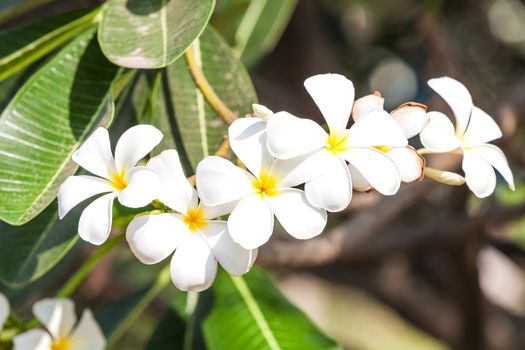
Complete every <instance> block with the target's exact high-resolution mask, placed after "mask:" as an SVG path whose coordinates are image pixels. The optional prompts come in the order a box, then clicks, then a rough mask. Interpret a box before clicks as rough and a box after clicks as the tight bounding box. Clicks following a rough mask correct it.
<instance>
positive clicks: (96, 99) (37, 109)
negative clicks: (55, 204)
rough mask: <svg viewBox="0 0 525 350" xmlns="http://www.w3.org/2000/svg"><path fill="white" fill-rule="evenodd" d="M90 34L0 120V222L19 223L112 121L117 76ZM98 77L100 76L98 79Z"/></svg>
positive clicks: (39, 75)
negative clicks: (89, 138)
mask: <svg viewBox="0 0 525 350" xmlns="http://www.w3.org/2000/svg"><path fill="white" fill-rule="evenodd" d="M118 72H119V69H118V67H116V66H114V65H112V64H111V63H110V62H109V61H107V60H106V58H105V57H104V56H103V55H102V53H101V52H100V48H99V46H98V43H97V40H96V37H95V36H94V30H90V31H88V32H86V33H84V34H82V35H81V36H79V37H78V38H77V39H75V40H74V41H73V42H71V43H70V44H69V45H68V46H66V47H65V48H64V49H63V50H61V51H60V52H59V53H58V54H57V55H56V56H55V57H54V58H53V59H52V60H50V61H49V62H48V63H47V64H45V65H44V66H43V67H42V68H41V69H40V70H38V71H37V72H36V73H35V74H34V75H33V76H32V77H31V78H30V79H29V80H28V81H27V82H26V83H25V84H24V86H23V87H22V88H21V89H20V90H19V91H18V93H17V94H16V95H15V97H14V98H13V99H12V100H11V102H10V103H9V105H8V106H7V108H6V109H5V110H4V112H3V113H2V115H1V116H0V198H2V200H1V201H0V219H1V220H4V221H6V222H8V223H10V224H12V225H21V224H24V223H26V222H28V221H29V220H31V219H32V218H34V217H35V216H36V215H38V213H40V212H41V211H42V210H44V208H45V207H47V206H48V205H49V203H51V201H52V200H53V199H54V197H55V196H56V192H57V188H58V186H59V185H60V184H61V183H62V182H63V181H64V180H65V178H66V177H67V176H69V175H72V174H73V173H74V172H75V170H76V169H77V165H76V164H75V163H74V162H72V161H71V155H72V154H73V152H74V151H75V150H76V149H77V147H78V146H79V145H80V144H81V143H82V142H83V141H84V140H85V138H86V137H87V136H88V135H89V134H90V133H91V132H92V131H93V130H94V128H95V127H97V126H98V125H103V126H107V125H108V123H109V122H110V120H111V117H112V111H113V108H111V107H112V105H113V102H112V99H111V85H112V82H113V81H114V80H115V79H116V77H117V75H118ZM94 77H96V78H94Z"/></svg>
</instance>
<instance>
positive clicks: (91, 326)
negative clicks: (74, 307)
mask: <svg viewBox="0 0 525 350" xmlns="http://www.w3.org/2000/svg"><path fill="white" fill-rule="evenodd" d="M70 339H71V348H70V349H71V350H104V349H105V348H106V338H105V337H104V333H102V329H100V326H99V325H98V323H97V321H96V320H95V317H93V313H92V312H91V311H90V310H87V309H86V310H84V312H83V313H82V317H81V318H80V322H78V325H77V327H76V328H75V330H74V331H73V333H72V334H71V338H70Z"/></svg>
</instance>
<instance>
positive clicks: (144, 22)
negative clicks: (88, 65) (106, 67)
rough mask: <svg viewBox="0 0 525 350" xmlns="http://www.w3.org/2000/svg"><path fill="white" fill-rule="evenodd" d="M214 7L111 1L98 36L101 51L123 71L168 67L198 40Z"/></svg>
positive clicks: (208, 0)
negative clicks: (125, 69)
mask: <svg viewBox="0 0 525 350" xmlns="http://www.w3.org/2000/svg"><path fill="white" fill-rule="evenodd" d="M214 5H215V1H214V0H193V1H188V0H110V2H109V4H108V8H107V9H106V11H105V13H104V16H103V18H102V21H101V23H100V28H99V34H98V36H99V41H100V43H101V46H102V50H103V51H104V53H105V54H106V56H107V57H108V58H109V59H110V60H111V61H112V62H114V63H115V64H118V65H121V66H124V67H130V68H159V67H165V66H167V65H169V64H170V63H172V62H173V61H175V60H176V59H177V58H178V57H179V56H180V55H182V53H183V52H184V51H186V49H187V48H188V46H190V44H191V43H192V42H193V40H195V39H196V38H197V37H199V35H200V34H201V32H202V31H203V30H204V28H205V27H206V24H207V23H208V20H209V19H210V16H211V13H212V12H213V7H214Z"/></svg>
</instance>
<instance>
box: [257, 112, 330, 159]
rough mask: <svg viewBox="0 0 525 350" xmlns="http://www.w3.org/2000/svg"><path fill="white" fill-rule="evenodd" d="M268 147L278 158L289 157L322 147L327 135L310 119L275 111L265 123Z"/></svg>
mask: <svg viewBox="0 0 525 350" xmlns="http://www.w3.org/2000/svg"><path fill="white" fill-rule="evenodd" d="M266 133H267V135H268V141H267V142H268V149H269V151H270V153H271V154H273V155H274V157H276V158H278V159H290V158H294V157H298V156H301V155H304V154H307V153H309V152H312V151H315V150H318V149H320V148H323V147H324V146H325V145H326V140H327V138H328V135H327V134H326V132H325V131H324V130H323V128H322V127H321V126H320V125H319V124H317V123H316V122H314V121H313V120H310V119H303V118H298V117H296V116H294V115H291V114H290V113H288V112H278V113H275V114H274V115H273V117H272V119H270V120H269V121H268V123H267V127H266Z"/></svg>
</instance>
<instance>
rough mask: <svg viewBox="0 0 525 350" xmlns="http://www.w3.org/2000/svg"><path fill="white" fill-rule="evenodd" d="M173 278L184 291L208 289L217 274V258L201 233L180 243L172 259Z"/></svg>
mask: <svg viewBox="0 0 525 350" xmlns="http://www.w3.org/2000/svg"><path fill="white" fill-rule="evenodd" d="M170 269H171V280H172V281H173V284H175V286H176V287H177V288H179V289H180V290H182V291H188V290H191V291H195V292H200V291H202V290H205V289H208V288H209V287H210V286H211V285H212V283H213V280H214V279H215V275H216V274H217V260H215V257H214V255H213V253H212V251H211V249H210V247H209V246H208V243H206V241H205V240H204V238H203V237H201V236H200V235H199V234H193V235H190V236H189V237H188V238H187V239H184V241H183V242H181V244H180V245H179V247H178V248H177V250H175V254H174V255H173V259H172V260H171V268H170Z"/></svg>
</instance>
